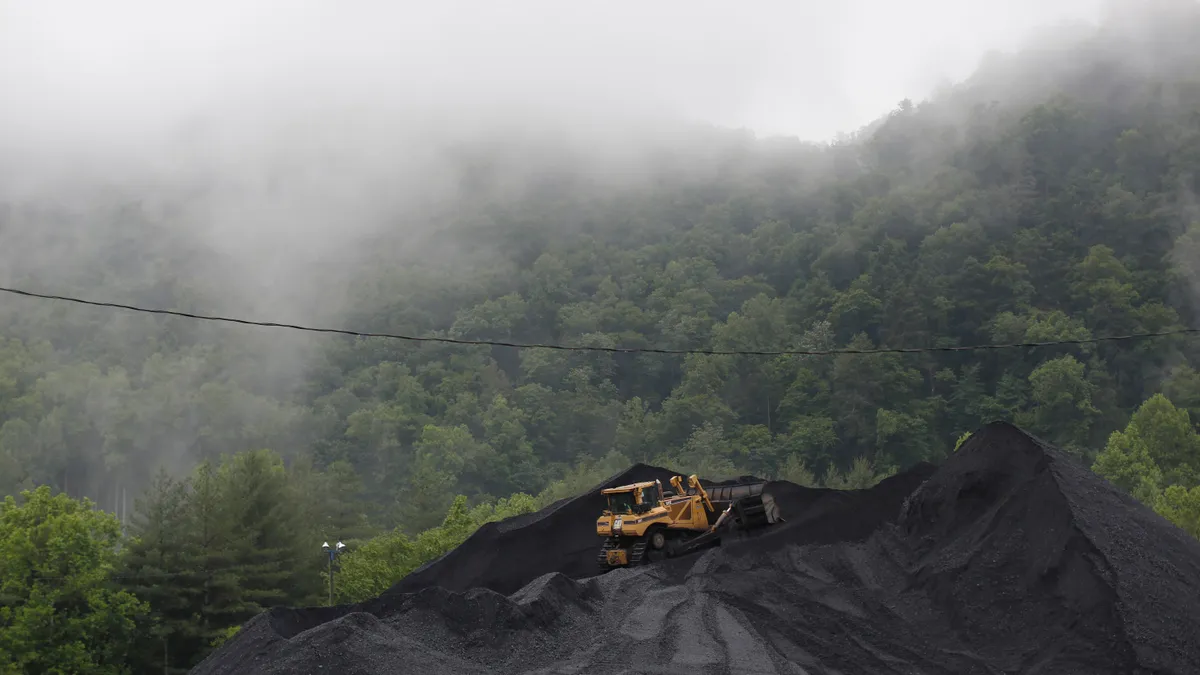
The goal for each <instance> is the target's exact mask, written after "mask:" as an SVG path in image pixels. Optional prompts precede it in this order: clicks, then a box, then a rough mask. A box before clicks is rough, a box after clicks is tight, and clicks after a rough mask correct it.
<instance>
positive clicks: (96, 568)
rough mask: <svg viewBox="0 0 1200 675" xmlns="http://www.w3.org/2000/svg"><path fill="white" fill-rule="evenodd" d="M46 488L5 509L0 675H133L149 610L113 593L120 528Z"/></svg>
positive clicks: (10, 501)
mask: <svg viewBox="0 0 1200 675" xmlns="http://www.w3.org/2000/svg"><path fill="white" fill-rule="evenodd" d="M94 507H95V505H94V504H92V503H91V502H90V501H89V500H86V499H85V500H82V501H80V500H75V499H72V498H70V497H69V496H67V495H66V494H63V493H58V494H53V493H52V492H51V490H50V488H49V487H48V486H44V485H43V486H41V487H39V488H37V489H36V490H32V491H25V492H22V493H21V501H20V502H19V503H18V501H17V500H16V499H14V498H13V497H12V496H9V497H7V498H5V500H4V502H2V503H0V671H3V672H5V673H13V674H14V675H15V673H47V674H49V673H88V674H91V673H95V674H97V675H100V674H106V673H114V674H115V673H131V672H133V669H132V667H131V663H130V660H131V657H132V656H133V647H134V644H135V641H136V639H137V637H138V633H139V630H140V629H142V628H143V625H140V624H142V622H141V621H140V620H141V618H142V617H143V616H144V615H145V613H146V612H147V609H148V608H147V607H146V604H145V603H144V602H143V601H141V600H139V599H138V598H137V597H136V596H134V595H133V594H132V593H130V592H128V591H125V590H121V589H118V588H114V587H113V585H112V583H111V580H110V575H111V574H112V572H113V570H114V569H115V568H116V566H117V565H118V564H119V555H120V553H119V546H120V544H121V528H120V523H119V522H118V521H117V519H116V518H115V517H113V516H112V515H110V514H107V513H104V512H102V511H99V510H97V509H95V508H94Z"/></svg>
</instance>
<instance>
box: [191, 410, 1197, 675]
mask: <svg viewBox="0 0 1200 675" xmlns="http://www.w3.org/2000/svg"><path fill="white" fill-rule="evenodd" d="M664 476H668V477H669V474H668V473H667V472H665V471H662V470H661V469H657V468H655V467H646V466H636V467H634V468H633V469H631V470H630V471H628V472H625V473H624V474H622V475H620V476H616V477H614V478H613V479H612V480H610V481H608V482H606V483H605V485H609V484H614V483H622V482H629V481H631V480H636V479H642V478H644V477H658V478H662V477H664ZM771 490H772V492H773V493H774V494H775V495H776V499H777V501H778V502H779V504H780V507H781V510H782V512H783V515H784V517H785V518H787V520H788V522H787V523H786V524H784V525H781V526H777V527H775V528H772V529H771V530H770V531H769V532H767V533H764V534H762V535H760V536H757V537H753V538H746V539H739V540H731V541H726V542H722V546H721V547H720V548H715V549H710V550H708V551H706V552H704V553H701V554H697V555H694V556H690V557H687V558H683V559H677V560H670V561H667V562H664V563H660V564H656V565H651V566H647V567H643V568H640V569H635V570H616V571H613V572H610V573H608V574H605V575H602V576H596V577H592V576H589V575H591V574H592V570H593V568H592V565H593V564H594V560H595V552H596V549H597V547H598V545H599V541H598V539H597V538H596V537H595V534H594V530H593V527H594V525H593V523H594V518H595V516H596V514H597V513H598V511H599V505H600V502H599V498H598V496H597V494H596V492H597V491H596V490H593V491H592V492H591V493H589V494H587V495H583V496H581V497H577V498H574V499H570V500H564V501H562V502H560V503H558V504H555V505H553V506H551V507H549V508H547V509H546V510H545V511H543V512H541V513H538V514H533V515H530V516H522V517H519V518H514V519H511V520H509V521H505V522H502V523H498V524H495V525H493V526H489V527H487V528H484V529H483V530H481V531H480V532H479V533H477V534H476V535H475V536H473V537H472V538H471V539H469V540H468V541H467V542H465V543H464V544H463V545H462V546H460V547H459V549H457V550H456V551H454V552H451V553H450V554H447V555H446V556H444V557H442V558H441V559H439V560H437V561H434V562H433V563H431V564H429V565H428V566H426V567H425V568H423V569H422V570H419V571H417V572H415V573H414V574H413V575H411V576H410V577H409V578H408V579H405V580H404V581H402V582H401V583H400V584H398V585H397V586H396V587H395V588H393V589H392V590H391V591H389V592H388V593H385V594H384V595H382V596H381V597H379V598H377V599H375V600H372V601H369V602H366V603H362V604H360V605H353V606H344V607H334V608H320V609H299V610H294V609H275V610H272V611H270V612H267V613H264V614H263V615H260V616H259V617H257V618H255V619H254V620H252V621H250V622H248V623H247V624H246V626H245V627H244V628H243V630H242V631H241V632H240V633H239V635H238V636H236V637H235V638H234V639H232V640H231V641H230V642H229V643H227V644H226V645H225V646H224V647H223V648H222V649H220V650H219V651H217V652H216V653H214V654H213V655H211V656H210V657H209V658H208V659H207V660H205V661H204V662H203V663H202V664H200V665H199V666H198V667H197V668H196V669H195V670H194V671H193V672H195V673H198V674H199V675H210V674H212V675H216V674H233V673H339V674H341V673H345V674H348V675H349V674H358V673H428V674H432V675H439V674H442V673H530V674H532V673H577V674H589V673H690V674H703V673H722V674H724V673H747V674H753V673H793V674H798V675H799V674H809V675H817V674H821V675H851V674H855V675H857V674H872V673H889V674H897V675H899V674H904V675H914V674H918V673H920V674H927V675H950V674H956V675H958V674H963V675H973V674H976V673H978V674H980V675H985V674H986V675H999V674H1000V673H1005V674H1008V673H1025V674H1030V675H1033V674H1039V675H1040V674H1051V673H1053V674H1056V675H1057V674H1062V675H1072V674H1080V675H1082V674H1084V673H1086V674H1088V675H1104V674H1110V673H1111V674H1129V675H1135V674H1138V675H1164V674H1168V673H1170V674H1176V673H1178V674H1180V675H1183V674H1184V673H1200V593H1198V591H1200V542H1197V541H1195V540H1194V539H1192V538H1190V537H1189V536H1187V535H1186V534H1185V533H1183V532H1182V531H1181V530H1179V529H1178V528H1176V527H1174V526H1173V525H1171V524H1170V523H1168V522H1167V521H1165V520H1163V519H1162V518H1160V517H1159V516H1157V515H1155V514H1154V513H1153V512H1152V511H1150V510H1148V509H1146V508H1145V507H1143V506H1141V505H1140V504H1138V503H1136V502H1134V501H1133V500H1132V499H1131V498H1129V497H1127V496H1125V495H1124V494H1123V493H1121V492H1119V491H1118V490H1116V489H1115V488H1113V487H1112V486H1110V485H1108V484H1107V483H1106V482H1104V481H1102V480H1100V479H1099V478H1097V477H1096V476H1094V475H1093V474H1092V473H1091V472H1090V471H1088V470H1087V469H1086V468H1082V467H1079V466H1077V465H1076V464H1074V463H1073V462H1072V461H1071V460H1070V459H1069V458H1067V457H1066V456H1065V455H1063V454H1062V453H1060V452H1059V451H1057V450H1055V449H1053V448H1050V447H1047V446H1046V445H1044V444H1043V443H1041V442H1040V441H1038V440H1037V439H1035V438H1034V437H1032V436H1030V435H1028V434H1026V433H1025V432H1023V431H1021V430H1020V429H1017V428H1015V427H1013V426H1011V425H1008V424H1003V423H996V424H992V425H989V426H987V427H985V428H983V429H981V430H980V431H978V432H976V433H975V434H974V435H973V436H972V437H971V439H970V440H969V441H967V443H965V444H964V445H963V447H962V448H961V449H960V450H959V452H957V453H955V454H954V455H953V456H952V457H950V458H949V459H948V460H946V461H945V462H944V463H943V464H942V466H940V467H938V468H937V469H936V470H935V469H933V467H929V466H926V465H922V466H919V467H916V468H914V469H912V470H910V471H908V472H905V473H902V474H900V475H897V476H895V477H893V478H890V479H888V480H886V481H884V482H883V483H881V484H879V485H878V486H876V487H875V488H872V489H871V490H864V491H856V492H834V491H828V490H814V489H808V488H802V487H799V486H796V485H791V484H789V483H772V484H771Z"/></svg>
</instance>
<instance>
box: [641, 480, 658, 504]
mask: <svg viewBox="0 0 1200 675" xmlns="http://www.w3.org/2000/svg"><path fill="white" fill-rule="evenodd" d="M659 499H661V496H660V495H659V494H658V486H657V485H651V486H650V487H648V488H642V505H643V506H649V507H653V506H654V505H655V504H657V503H658V500H659Z"/></svg>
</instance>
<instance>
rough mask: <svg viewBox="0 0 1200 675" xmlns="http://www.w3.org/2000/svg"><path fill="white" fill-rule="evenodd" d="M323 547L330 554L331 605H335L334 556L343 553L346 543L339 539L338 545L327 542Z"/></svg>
mask: <svg viewBox="0 0 1200 675" xmlns="http://www.w3.org/2000/svg"><path fill="white" fill-rule="evenodd" d="M321 548H322V549H324V551H325V552H326V553H328V554H329V606H330V607H333V558H334V556H336V555H337V554H339V553H341V552H342V549H344V548H346V545H345V544H343V543H342V542H340V541H339V542H338V543H337V545H335V546H333V547H330V546H329V542H325V543H323V544H321Z"/></svg>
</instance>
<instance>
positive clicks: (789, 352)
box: [0, 286, 1200, 356]
mask: <svg viewBox="0 0 1200 675" xmlns="http://www.w3.org/2000/svg"><path fill="white" fill-rule="evenodd" d="M0 292H4V293H11V294H13V295H21V296H25V297H30V298H41V299H45V300H62V301H64V302H72V303H76V304H80V305H91V306H93V307H112V308H116V309H125V310H129V311H131V312H141V313H143V314H165V315H168V316H178V317H182V318H185V319H197V320H200V321H219V322H224V323H236V324H242V325H246V326H261V327H264V328H286V329H288V330H296V331H304V332H308V333H333V334H338V335H350V336H354V337H368V338H385V339H390V340H405V341H408V342H438V343H443V344H453V345H468V346H476V347H479V346H483V347H512V348H514V349H553V350H557V351H567V352H607V353H615V354H673V355H688V354H702V355H709V356H837V355H841V354H923V353H930V352H972V351H980V350H987V349H1028V348H1035V347H1055V346H1063V345H1084V344H1095V343H1100V342H1122V341H1128V340H1140V339H1145V338H1157V337H1168V336H1172V335H1188V334H1192V333H1200V328H1178V329H1175V330H1166V331H1155V332H1151V333H1132V334H1128V335H1108V336H1102V337H1091V338H1080V339H1073V340H1046V341H1042V342H1010V343H1000V344H982V345H965V346H951V347H887V348H879V349H849V348H847V349H781V350H774V351H764V350H740V349H732V350H720V349H661V348H657V347H589V346H583V345H560V344H547V343H537V342H504V341H501V340H466V339H461V338H450V337H436V336H414V335H399V334H395V333H370V332H365V331H356V330H348V329H344V328H316V327H312V326H301V325H297V324H290V323H277V322H274V321H255V320H251V319H237V318H232V317H227V316H210V315H204V314H192V313H190V312H178V311H174V310H169V309H152V308H148V307H137V306H134V305H123V304H120V303H115V302H100V301H96V300H84V299H82V298H75V297H69V296H65V295H51V294H48V293H35V292H33V291H25V290H21V289H17V288H6V287H3V286H0Z"/></svg>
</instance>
